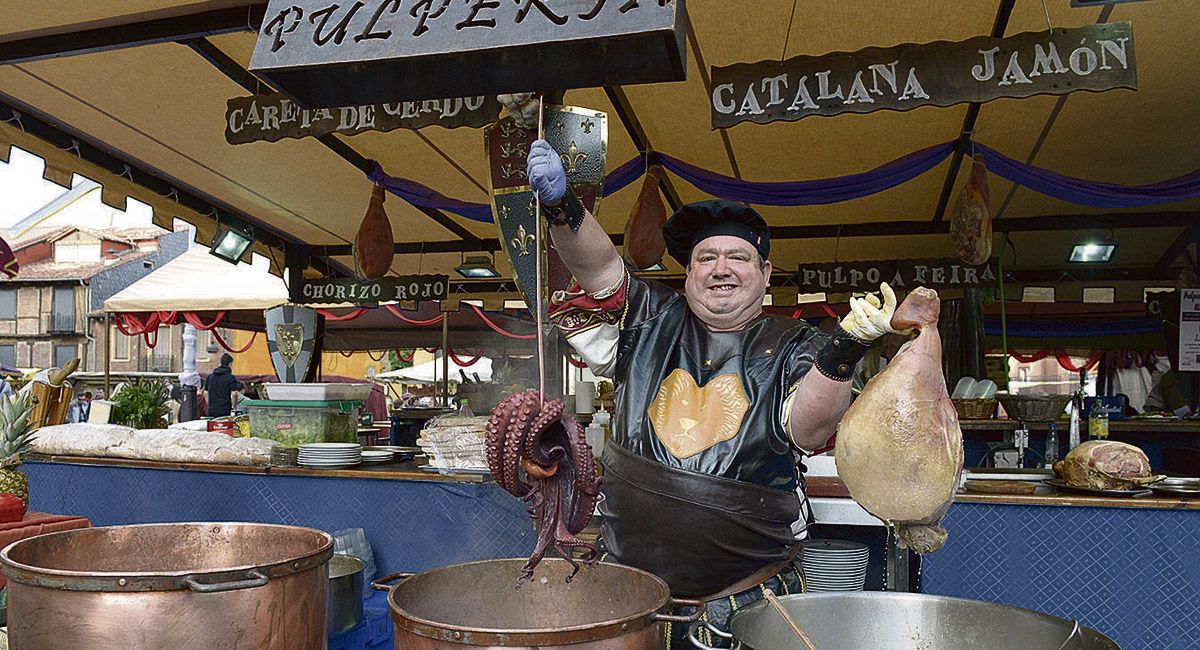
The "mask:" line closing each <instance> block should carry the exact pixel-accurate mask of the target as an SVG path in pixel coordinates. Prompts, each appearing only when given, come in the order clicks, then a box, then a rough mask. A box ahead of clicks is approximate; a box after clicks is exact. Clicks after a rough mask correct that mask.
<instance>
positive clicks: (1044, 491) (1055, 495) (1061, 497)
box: [807, 476, 1200, 510]
mask: <svg viewBox="0 0 1200 650" xmlns="http://www.w3.org/2000/svg"><path fill="white" fill-rule="evenodd" d="M807 480H808V496H809V497H849V496H850V492H849V490H847V489H846V484H845V483H843V482H842V480H841V479H840V478H837V477H836V476H812V477H808V479H807ZM954 500H955V502H961V503H992V504H1009V505H1025V506H1082V507H1088V508H1154V509H1159V510H1200V499H1190V498H1184V497H1163V496H1159V495H1157V494H1153V493H1151V494H1149V495H1147V496H1144V497H1106V496H1091V495H1086V494H1074V493H1071V492H1062V491H1060V490H1057V489H1055V488H1053V487H1051V486H1049V485H1039V486H1038V488H1037V492H1035V493H1033V494H990V493H981V492H968V491H959V492H958V494H956V495H955V496H954Z"/></svg>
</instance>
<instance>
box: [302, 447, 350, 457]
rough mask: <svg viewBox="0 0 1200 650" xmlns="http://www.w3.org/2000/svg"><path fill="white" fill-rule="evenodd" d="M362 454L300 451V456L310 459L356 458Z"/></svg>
mask: <svg viewBox="0 0 1200 650" xmlns="http://www.w3.org/2000/svg"><path fill="white" fill-rule="evenodd" d="M361 453H362V452H360V451H358V450H355V449H352V450H350V451H302V452H300V456H301V457H303V456H308V457H310V458H344V457H346V456H357V455H359V454H361Z"/></svg>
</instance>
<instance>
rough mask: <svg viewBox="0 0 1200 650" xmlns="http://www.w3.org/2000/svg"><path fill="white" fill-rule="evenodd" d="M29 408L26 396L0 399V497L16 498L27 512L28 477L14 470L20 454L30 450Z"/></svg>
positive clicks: (18, 463)
mask: <svg viewBox="0 0 1200 650" xmlns="http://www.w3.org/2000/svg"><path fill="white" fill-rule="evenodd" d="M32 406H33V399H32V397H30V396H29V395H22V394H17V395H5V396H3V397H0V493H4V492H11V493H13V494H15V495H17V498H19V499H20V500H21V503H23V504H25V509H28V508H29V477H27V476H25V474H24V473H23V472H21V470H19V469H17V467H19V466H20V464H21V454H23V453H25V452H27V451H29V449H30V448H31V447H33V439H34V435H35V434H36V431H35V430H34V429H33V424H32V423H30V421H29V411H30V408H31V407H32ZM23 512H24V510H23V511H22V513H23Z"/></svg>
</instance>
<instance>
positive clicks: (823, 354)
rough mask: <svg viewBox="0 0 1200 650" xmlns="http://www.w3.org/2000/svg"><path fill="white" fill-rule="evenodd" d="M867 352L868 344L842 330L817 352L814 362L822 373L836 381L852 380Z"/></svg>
mask: <svg viewBox="0 0 1200 650" xmlns="http://www.w3.org/2000/svg"><path fill="white" fill-rule="evenodd" d="M866 352H867V344H866V343H863V342H862V341H860V340H858V339H856V338H854V337H853V336H851V335H850V334H849V333H848V332H846V331H844V330H840V329H839V331H838V332H837V333H836V334H834V335H833V336H832V337H830V339H829V343H826V344H825V347H824V348H822V349H821V351H820V352H818V353H817V358H816V360H815V362H814V363H813V365H814V366H816V368H817V370H819V371H820V372H821V374H822V375H825V376H826V377H829V378H830V379H832V380H834V381H850V378H851V377H853V376H854V367H855V365H857V364H858V360H859V359H861V358H862V357H863V354H865V353H866Z"/></svg>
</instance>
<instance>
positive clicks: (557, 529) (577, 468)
mask: <svg viewBox="0 0 1200 650" xmlns="http://www.w3.org/2000/svg"><path fill="white" fill-rule="evenodd" d="M487 461H488V467H489V468H490V469H491V471H492V477H493V478H495V480H496V482H497V483H498V484H499V485H500V487H502V488H504V489H505V490H506V491H508V492H509V493H510V494H512V495H513V496H515V497H518V498H520V499H523V500H524V501H525V509H526V510H527V511H528V512H529V516H530V517H531V518H532V519H533V524H534V529H535V530H536V532H537V535H536V537H537V542H536V544H535V545H534V549H533V554H532V555H530V557H529V561H528V562H527V563H526V564H525V566H524V567H522V569H521V575H520V576H518V578H517V584H518V585H520V584H521V583H522V582H524V581H528V580H531V579H532V578H533V572H534V569H536V568H537V565H538V564H539V563H540V562H541V561H542V558H543V557H545V555H546V552H547V551H548V550H550V547H551V546H553V547H554V550H555V551H557V552H558V554H559V555H560V556H561V557H562V558H563V559H565V560H567V561H568V562H570V563H571V566H572V567H573V569H574V570H573V571H572V572H571V575H569V576H567V582H570V581H571V579H572V578H574V577H575V574H576V573H578V572H579V569H580V565H581V564H584V565H589V566H590V565H593V564H595V563H596V562H597V561H598V559H597V558H598V552H597V550H596V546H595V545H593V544H590V543H588V542H586V541H584V540H581V539H579V538H578V537H577V535H578V534H579V533H580V531H582V530H583V529H584V527H586V526H587V525H588V522H589V521H591V519H592V512H593V511H594V510H595V508H596V503H597V501H598V500H599V498H600V490H601V489H602V488H603V487H604V478H603V477H601V476H599V475H597V473H596V462H595V459H594V457H593V456H592V449H591V447H589V446H588V444H587V442H586V440H585V439H584V433H583V427H582V426H581V425H580V424H579V422H578V421H577V420H576V419H575V418H574V417H572V416H571V415H570V414H569V413H565V412H563V403H562V401H561V400H553V401H550V402H545V403H542V396H541V394H540V393H538V391H536V390H527V391H524V392H520V393H515V394H513V395H510V396H508V397H506V398H505V399H504V400H503V401H501V402H500V404H498V405H497V406H496V408H495V409H492V413H491V416H490V417H489V418H488V423H487ZM577 550H582V551H583V552H582V555H581V556H580V557H578V558H576V557H575V553H574V552H573V551H577Z"/></svg>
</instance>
